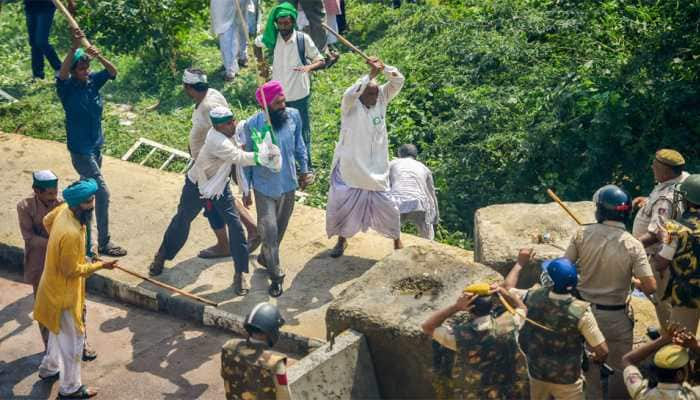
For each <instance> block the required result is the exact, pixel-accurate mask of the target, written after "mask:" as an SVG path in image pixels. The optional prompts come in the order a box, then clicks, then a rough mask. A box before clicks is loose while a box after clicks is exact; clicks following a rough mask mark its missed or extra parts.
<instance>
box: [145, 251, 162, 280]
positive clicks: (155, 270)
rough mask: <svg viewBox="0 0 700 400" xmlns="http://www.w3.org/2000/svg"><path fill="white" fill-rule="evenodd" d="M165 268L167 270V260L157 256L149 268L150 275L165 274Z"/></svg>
mask: <svg viewBox="0 0 700 400" xmlns="http://www.w3.org/2000/svg"><path fill="white" fill-rule="evenodd" d="M163 268H165V259H164V258H163V257H160V256H159V255H156V257H155V258H154V259H153V262H151V265H149V266H148V275H150V276H157V275H160V274H162V273H163Z"/></svg>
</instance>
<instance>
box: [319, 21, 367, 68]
mask: <svg viewBox="0 0 700 400" xmlns="http://www.w3.org/2000/svg"><path fill="white" fill-rule="evenodd" d="M321 26H322V27H323V28H324V29H325V30H327V31H328V32H330V33H332V34H333V36H335V37H337V38H338V40H340V42H341V43H342V44H344V45H346V46H348V47H349V48H350V50H352V51H354V52H355V53H357V54H359V55H360V56H362V58H364V59H365V60H367V61H369V57H368V56H367V54H365V53H364V52H362V50H360V49H358V48H357V47H356V46H355V45H354V44H352V43H350V41H349V40H347V39H346V38H345V37H344V36H343V35H341V34H340V33H338V32H336V31H334V30H333V28H331V27H330V26H328V25H326V23H325V22H321Z"/></svg>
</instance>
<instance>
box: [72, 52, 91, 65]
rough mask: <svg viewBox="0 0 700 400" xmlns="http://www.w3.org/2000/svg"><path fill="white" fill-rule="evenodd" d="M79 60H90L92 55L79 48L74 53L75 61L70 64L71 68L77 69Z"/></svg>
mask: <svg viewBox="0 0 700 400" xmlns="http://www.w3.org/2000/svg"><path fill="white" fill-rule="evenodd" d="M79 61H85V62H88V61H90V57H89V56H88V55H87V53H86V52H85V50H83V49H82V48H78V49H77V50H75V53H74V54H73V62H72V63H71V65H70V69H75V67H76V66H77V65H78V62H79Z"/></svg>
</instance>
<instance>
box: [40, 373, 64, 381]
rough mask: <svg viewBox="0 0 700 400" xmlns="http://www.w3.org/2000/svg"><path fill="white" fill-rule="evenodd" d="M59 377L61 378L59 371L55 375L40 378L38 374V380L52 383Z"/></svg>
mask: <svg viewBox="0 0 700 400" xmlns="http://www.w3.org/2000/svg"><path fill="white" fill-rule="evenodd" d="M60 376H61V371H58V372H56V373H55V374H51V375H46V376H41V374H39V379H41V380H42V381H52V380H55V379H58V378H59V377H60Z"/></svg>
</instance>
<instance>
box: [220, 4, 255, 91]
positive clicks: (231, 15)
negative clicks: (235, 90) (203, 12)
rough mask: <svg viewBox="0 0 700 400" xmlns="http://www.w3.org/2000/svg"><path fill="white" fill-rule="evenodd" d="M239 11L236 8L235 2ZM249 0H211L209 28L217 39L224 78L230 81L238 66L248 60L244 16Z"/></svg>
mask: <svg viewBox="0 0 700 400" xmlns="http://www.w3.org/2000/svg"><path fill="white" fill-rule="evenodd" d="M236 1H237V2H238V7H240V13H239V12H238V10H236V3H235V2H236ZM250 5H251V4H250V0H211V3H210V8H211V30H212V32H214V35H216V37H217V38H218V39H219V48H220V50H221V58H222V59H223V62H224V80H226V81H232V80H233V79H234V78H235V77H236V74H237V73H238V71H239V70H240V66H245V65H246V64H247V62H248V56H247V54H246V46H247V44H248V35H247V32H246V30H245V24H246V22H244V21H242V20H241V18H240V17H241V16H243V17H244V18H245V16H246V13H247V12H248V8H249V6H250Z"/></svg>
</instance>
